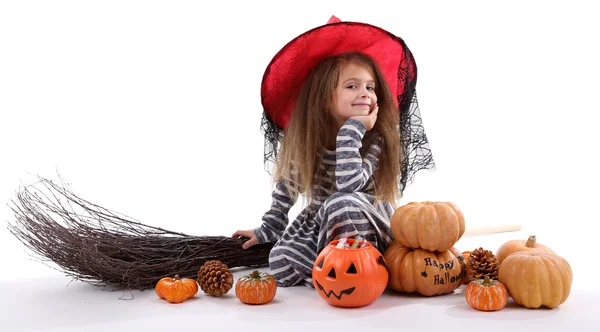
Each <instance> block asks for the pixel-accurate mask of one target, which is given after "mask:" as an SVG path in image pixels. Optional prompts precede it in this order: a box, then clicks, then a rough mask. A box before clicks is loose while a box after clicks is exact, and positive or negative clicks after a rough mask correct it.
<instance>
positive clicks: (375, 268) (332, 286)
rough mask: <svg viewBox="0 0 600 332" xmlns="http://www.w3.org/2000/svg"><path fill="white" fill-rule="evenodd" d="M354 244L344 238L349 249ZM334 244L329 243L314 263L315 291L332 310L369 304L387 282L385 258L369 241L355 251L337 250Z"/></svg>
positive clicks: (380, 292)
mask: <svg viewBox="0 0 600 332" xmlns="http://www.w3.org/2000/svg"><path fill="white" fill-rule="evenodd" d="M354 241H355V239H347V242H348V244H350V245H351V246H352V244H353V243H354ZM338 242H339V241H338V240H334V241H332V242H330V243H329V245H327V246H326V247H325V248H324V249H323V250H322V251H321V253H319V255H318V256H317V259H316V260H315V264H314V266H313V271H312V279H313V285H314V286H315V289H316V290H317V292H318V293H319V295H320V296H321V298H323V300H325V301H326V302H327V303H329V304H331V305H333V306H336V307H349V308H351V307H362V306H366V305H368V304H371V303H372V302H373V301H375V300H376V299H377V298H378V297H379V296H381V294H383V291H384V290H385V288H386V286H387V283H388V280H389V273H388V270H387V265H386V262H385V259H384V258H383V256H382V255H381V253H380V252H379V250H377V249H376V248H375V247H373V246H372V245H371V243H369V242H366V244H367V245H366V247H363V248H356V249H343V248H337V247H336V246H337V244H338Z"/></svg>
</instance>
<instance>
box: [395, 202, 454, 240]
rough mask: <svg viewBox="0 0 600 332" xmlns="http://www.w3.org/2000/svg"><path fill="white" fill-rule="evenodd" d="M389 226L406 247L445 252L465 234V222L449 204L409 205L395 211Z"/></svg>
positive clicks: (425, 203) (417, 203)
mask: <svg viewBox="0 0 600 332" xmlns="http://www.w3.org/2000/svg"><path fill="white" fill-rule="evenodd" d="M390 226H391V228H392V233H393V234H394V237H395V238H396V241H398V242H399V243H400V244H401V245H403V246H405V247H409V248H415V249H416V248H421V249H425V250H429V251H446V250H450V248H452V246H454V244H455V243H456V242H457V241H458V240H459V239H460V238H461V237H462V236H463V234H464V233H465V218H464V216H463V214H462V212H461V211H460V210H459V209H458V207H456V205H454V204H453V203H450V202H430V201H426V202H410V203H408V204H406V205H403V206H401V207H399V208H398V209H396V211H395V212H394V214H393V215H392V218H391V220H390Z"/></svg>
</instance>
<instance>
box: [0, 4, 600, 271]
mask: <svg viewBox="0 0 600 332" xmlns="http://www.w3.org/2000/svg"><path fill="white" fill-rule="evenodd" d="M591 3H592V2H591V1H589V2H584V1H562V2H551V1H527V2H525V1H502V2H495V4H485V3H482V2H481V1H463V2H445V1H440V2H435V3H433V2H425V1H422V2H418V3H417V2H416V1H393V2H388V1H379V2H378V1H296V2H284V1H271V2H266V1H244V2H242V1H239V2H232V1H123V0H119V1H109V0H104V1H12V2H9V1H4V2H2V3H1V5H0V156H1V157H0V158H1V161H0V201H1V202H5V203H6V204H2V207H0V221H1V222H2V224H3V225H6V223H8V222H13V221H14V217H13V214H12V211H11V210H10V208H9V205H10V204H11V203H10V201H11V200H13V199H14V198H15V192H16V191H17V190H18V189H19V188H20V187H21V186H22V185H25V184H31V183H33V182H35V181H36V176H38V175H39V176H41V177H45V178H49V179H53V180H55V181H56V180H57V179H58V174H60V175H61V176H62V177H64V178H65V179H66V180H67V181H68V183H69V184H70V186H71V188H72V189H73V191H74V193H75V194H77V195H78V196H80V197H83V198H85V199H87V200H89V201H91V202H94V203H96V204H99V205H101V206H103V207H106V208H109V209H112V210H115V211H118V212H120V213H124V214H126V215H128V216H131V217H132V218H135V219H137V220H140V221H142V222H144V223H146V224H149V225H154V226H160V227H163V228H166V229H170V230H173V231H180V232H184V233H188V234H194V235H227V236H229V235H231V234H232V233H233V232H234V231H235V230H236V229H250V228H254V227H256V226H258V225H259V224H260V222H261V217H262V214H263V213H264V212H266V210H267V209H268V208H269V206H270V203H271V197H270V192H271V182H270V178H269V174H268V173H267V172H266V171H265V169H264V165H263V136H262V133H261V132H260V120H261V112H262V108H261V103H260V83H261V79H262V75H263V73H264V69H265V67H266V66H267V64H268V63H269V61H270V60H271V58H272V57H273V56H274V55H275V53H276V52H277V51H278V50H279V49H281V47H283V46H284V44H285V43H287V42H288V41H289V40H291V39H292V38H293V37H295V36H297V35H298V34H300V33H302V32H304V31H306V30H308V29H311V28H313V27H315V26H318V25H321V24H324V23H326V21H327V20H328V19H329V17H330V16H331V15H332V14H334V15H336V16H338V17H339V18H341V19H342V20H348V21H362V22H367V23H371V24H374V25H377V26H380V27H382V28H384V29H386V30H388V31H390V32H393V33H394V34H396V35H398V36H400V37H402V38H403V39H404V40H405V41H406V43H407V44H408V46H409V48H410V49H411V50H412V52H413V53H414V55H415V58H416V61H417V65H418V70H419V78H418V84H417V92H418V98H419V103H420V108H421V112H422V115H423V121H424V124H425V129H426V133H427V135H428V137H429V140H430V145H431V147H432V149H433V153H434V158H435V162H436V165H437V170H436V171H435V172H428V171H424V172H420V173H418V174H417V177H416V181H415V182H414V183H413V184H411V185H409V187H408V189H407V190H406V192H405V197H404V198H403V199H402V201H401V202H400V203H407V202H409V201H413V200H447V201H453V202H455V203H456V204H457V205H458V206H459V207H460V208H461V209H462V210H463V212H464V214H465V216H466V220H467V225H468V227H476V226H481V225H497V224H503V223H520V224H522V225H523V228H524V230H526V231H527V233H528V234H529V233H535V234H537V235H538V238H539V239H540V240H539V241H540V242H542V243H544V244H546V245H549V246H551V247H553V248H554V249H555V251H557V252H559V253H565V256H568V257H567V258H568V259H570V260H571V261H572V262H574V261H575V260H577V261H578V262H582V263H583V262H588V261H587V258H589V259H590V260H591V259H592V258H593V259H594V260H595V257H592V256H591V253H588V252H586V251H585V250H577V251H575V250H574V249H573V248H580V247H582V246H591V245H593V244H595V243H596V240H595V237H596V236H595V235H596V232H595V229H597V226H596V225H597V223H598V222H599V220H598V219H599V218H598V214H597V213H596V209H597V208H596V206H597V198H598V192H597V188H598V186H599V185H600V181H599V177H598V174H597V168H598V164H597V154H598V152H597V144H598V142H599V141H600V140H599V135H598V128H597V127H598V121H597V118H598V117H597V113H598V111H599V110H600V103H599V102H598V100H597V96H598V88H599V85H598V76H599V74H600V70H599V65H598V59H599V58H600V52H599V50H598V31H600V24H599V23H597V22H598V20H597V17H596V16H597V15H596V14H597V11H595V10H592V7H591V5H590V4H591ZM298 209H299V207H295V208H294V209H293V210H292V213H291V214H290V216H291V217H293V216H294V214H295V213H297V212H298ZM478 245H481V246H484V247H485V246H486V242H485V239H482V240H481V241H480V242H479V244H478ZM461 249H471V248H461ZM489 249H496V248H495V247H492V248H489ZM568 250H571V251H568ZM0 252H1V253H2V254H1V255H2V256H1V257H2V261H3V263H2V269H3V273H2V274H0V278H8V279H10V278H18V277H19V275H21V276H27V277H29V276H35V275H42V274H44V273H56V272H54V271H53V270H50V269H48V268H47V267H45V266H43V265H41V264H39V263H37V262H33V261H31V260H30V259H29V257H28V254H27V251H26V250H25V247H24V246H23V245H22V244H21V243H19V242H17V241H16V240H15V239H14V238H13V237H12V235H10V233H9V232H8V230H7V229H6V227H4V226H3V227H2V228H1V229H0ZM568 252H570V254H568V255H567V253H568ZM589 268H592V267H589ZM589 268H588V267H586V266H583V265H575V266H574V267H573V269H574V271H576V272H587V271H588V269H589ZM8 272H12V273H8ZM14 272H18V273H16V274H15V273H14ZM576 277H578V278H583V279H584V280H586V279H585V278H588V279H587V280H590V281H591V280H593V276H592V275H588V274H587V273H579V274H577V273H576ZM578 280H582V279H578Z"/></svg>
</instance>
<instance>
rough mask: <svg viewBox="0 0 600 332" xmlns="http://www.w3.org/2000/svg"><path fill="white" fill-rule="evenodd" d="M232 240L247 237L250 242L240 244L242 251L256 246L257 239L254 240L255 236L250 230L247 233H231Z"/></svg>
mask: <svg viewBox="0 0 600 332" xmlns="http://www.w3.org/2000/svg"><path fill="white" fill-rule="evenodd" d="M231 237H232V238H234V239H237V238H240V237H247V238H249V239H250V240H248V241H246V242H244V244H242V248H244V249H248V248H250V247H252V246H253V245H255V244H258V239H257V238H256V235H254V230H252V229H250V230H247V231H235V233H233V235H232V236H231Z"/></svg>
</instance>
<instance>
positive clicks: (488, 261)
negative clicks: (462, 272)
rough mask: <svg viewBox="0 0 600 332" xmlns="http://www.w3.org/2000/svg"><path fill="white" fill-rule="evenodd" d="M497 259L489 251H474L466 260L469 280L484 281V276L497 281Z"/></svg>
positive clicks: (480, 249)
mask: <svg viewBox="0 0 600 332" xmlns="http://www.w3.org/2000/svg"><path fill="white" fill-rule="evenodd" d="M498 267H499V266H498V258H496V255H494V253H493V252H491V251H490V250H485V249H483V248H478V249H475V250H473V251H472V252H471V254H470V255H469V259H467V268H468V269H469V270H470V274H469V279H471V280H472V279H484V278H485V277H486V276H487V277H488V278H490V279H492V280H498Z"/></svg>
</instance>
